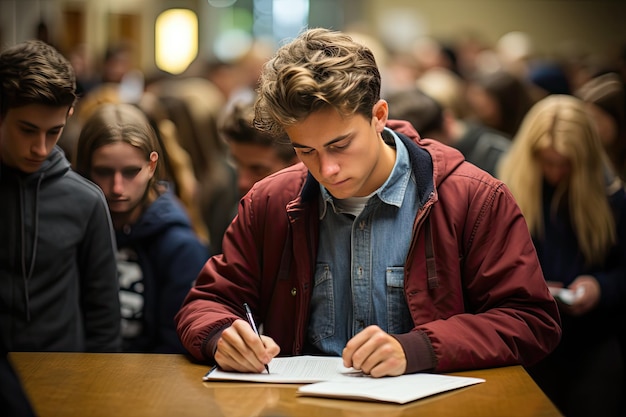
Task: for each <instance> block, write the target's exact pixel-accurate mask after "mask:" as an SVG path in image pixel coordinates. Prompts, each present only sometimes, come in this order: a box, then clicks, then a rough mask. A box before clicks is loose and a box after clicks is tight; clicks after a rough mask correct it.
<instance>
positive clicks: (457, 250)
mask: <svg viewBox="0 0 626 417" xmlns="http://www.w3.org/2000/svg"><path fill="white" fill-rule="evenodd" d="M388 127H390V128H392V129H394V130H396V132H397V133H400V134H403V133H404V134H406V135H407V136H408V137H410V138H411V139H412V140H409V139H408V138H407V137H406V136H403V135H401V136H400V137H401V139H402V140H403V142H404V143H405V145H406V146H407V148H408V151H409V154H410V159H411V163H412V166H413V171H414V173H415V179H416V181H417V189H418V194H419V196H418V198H419V200H420V201H421V203H422V206H421V208H420V209H419V210H418V213H417V216H416V218H415V222H414V224H413V230H414V232H413V243H412V244H411V247H410V249H409V255H408V257H407V259H406V263H405V266H404V268H405V279H404V284H405V288H404V291H405V296H406V302H407V305H408V307H409V309H410V311H411V315H412V318H413V322H414V323H415V328H414V329H413V331H411V332H409V333H407V334H400V335H394V336H395V337H396V338H397V339H398V340H399V341H400V343H401V344H402V346H403V348H404V351H405V353H406V356H407V370H406V372H407V373H412V372H417V371H422V370H435V371H442V372H445V371H453V370H461V369H472V368H485V367H495V366H503V365H511V364H530V363H534V362H536V361H538V360H540V359H541V358H543V357H544V356H545V355H546V354H547V353H548V352H550V351H552V349H553V348H554V347H555V346H556V345H557V343H558V342H559V340H560V335H561V330H560V322H559V315H558V310H557V307H556V303H555V302H554V299H553V298H552V297H551V295H550V293H549V291H548V289H547V287H546V284H545V282H544V278H543V275H542V273H541V268H540V266H539V263H538V261H537V256H536V253H535V250H534V247H533V244H532V241H531V238H530V235H529V233H528V228H527V226H526V223H525V221H524V218H523V217H522V214H521V212H520V210H519V208H518V206H517V205H516V204H515V202H514V200H513V197H512V196H511V194H510V192H509V191H508V189H507V188H506V187H505V186H504V185H503V184H502V183H501V182H500V181H498V180H496V179H494V178H493V177H491V176H489V175H488V174H486V173H485V172H484V171H482V170H479V169H477V168H476V167H475V166H473V165H471V164H469V163H466V162H464V159H463V156H462V155H461V153H460V152H458V151H457V150H454V149H453V148H450V147H448V146H445V145H442V144H441V143H439V142H436V141H432V140H423V141H421V140H419V138H418V136H417V133H416V132H415V131H414V129H413V128H412V127H411V126H410V125H408V123H404V122H397V121H390V122H389V123H388ZM319 195H320V192H319V185H318V183H317V182H316V181H315V180H314V179H313V178H312V177H311V176H310V174H309V173H308V171H307V169H306V167H305V166H304V165H303V164H298V165H295V166H293V167H290V168H286V169H284V170H282V171H280V172H278V173H276V174H274V175H272V176H270V177H268V178H267V179H266V180H263V181H260V182H259V183H257V184H256V185H255V186H254V187H253V188H252V189H251V190H250V192H249V193H248V194H247V195H246V196H245V197H244V198H243V199H242V201H241V203H240V207H239V213H238V216H237V218H236V219H235V221H234V222H233V223H232V224H231V226H230V227H229V229H228V230H227V232H226V235H225V238H224V242H223V250H224V252H223V255H218V256H214V257H213V258H211V259H210V260H209V262H207V264H206V265H205V267H204V269H203V270H202V272H201V273H200V275H199V277H198V280H197V283H196V286H195V287H194V288H193V289H192V291H191V292H190V293H189V295H188V297H187V299H186V301H185V304H184V306H183V307H182V309H181V311H180V312H179V314H178V315H177V322H178V332H179V335H180V337H181V339H182V341H183V344H184V345H185V347H186V348H187V349H188V350H189V351H190V352H191V354H192V355H193V356H194V357H196V358H197V359H200V360H213V355H212V354H213V351H214V349H215V343H216V340H217V338H218V337H219V335H220V333H221V330H223V328H224V327H225V326H228V325H229V324H230V323H231V322H233V321H234V320H235V319H237V318H241V317H242V315H243V312H242V308H241V304H242V303H243V302H244V301H246V302H248V303H249V304H250V306H251V308H252V309H253V311H255V312H256V313H257V314H258V316H257V318H258V321H259V323H263V326H264V333H265V334H267V335H268V336H270V337H272V338H273V339H274V340H275V341H276V343H278V345H279V346H280V347H281V354H283V355H295V354H301V353H302V352H303V347H304V346H305V338H306V332H307V324H308V320H309V311H310V309H309V303H310V297H311V292H312V279H313V275H314V269H315V261H316V254H317V246H318V229H319V227H318V226H319V216H318V200H319Z"/></svg>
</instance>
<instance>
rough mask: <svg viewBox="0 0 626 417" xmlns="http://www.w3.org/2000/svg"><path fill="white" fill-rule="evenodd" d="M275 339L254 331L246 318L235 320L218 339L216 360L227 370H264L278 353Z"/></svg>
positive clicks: (278, 349)
mask: <svg viewBox="0 0 626 417" xmlns="http://www.w3.org/2000/svg"><path fill="white" fill-rule="evenodd" d="M279 352H280V347H279V346H278V345H277V344H276V342H274V339H272V338H271V337H268V336H263V335H261V338H259V336H257V334H256V333H254V330H252V327H250V324H248V322H247V321H245V320H235V321H234V322H233V324H232V325H231V326H230V327H228V328H226V329H225V330H224V331H223V332H222V336H221V337H220V338H219V340H218V341H217V350H216V351H215V355H214V357H215V361H216V362H217V364H218V365H219V366H220V368H222V369H223V370H225V371H237V372H259V373H260V372H263V371H264V370H265V365H267V364H269V363H270V361H271V360H272V359H273V358H274V357H275V356H276V355H278V353H279Z"/></svg>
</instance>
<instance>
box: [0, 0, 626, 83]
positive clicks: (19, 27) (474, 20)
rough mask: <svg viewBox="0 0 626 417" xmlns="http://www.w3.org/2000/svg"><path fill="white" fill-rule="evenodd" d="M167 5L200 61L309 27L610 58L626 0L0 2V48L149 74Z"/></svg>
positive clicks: (397, 41)
mask: <svg viewBox="0 0 626 417" xmlns="http://www.w3.org/2000/svg"><path fill="white" fill-rule="evenodd" d="M171 8H183V9H189V10H192V11H194V12H195V13H196V15H197V22H198V34H197V40H198V52H197V53H198V55H199V56H200V57H215V55H216V54H217V55H219V54H220V53H222V54H226V55H228V54H236V53H237V48H239V46H238V44H237V42H241V39H242V38H241V35H242V34H244V35H245V34H246V33H247V34H248V35H250V36H252V37H259V36H262V37H265V38H267V39H269V40H271V41H272V42H274V43H275V44H278V43H280V41H281V39H284V38H287V37H289V36H294V35H295V34H296V33H297V31H298V30H300V29H301V28H302V27H304V26H307V25H308V26H310V27H312V26H324V27H330V28H335V29H341V30H358V31H359V32H363V33H367V34H368V35H370V36H373V37H374V38H376V39H378V40H379V41H381V42H382V43H383V44H384V45H385V46H386V47H389V48H391V49H395V50H399V51H401V50H405V49H410V48H411V47H412V45H413V44H414V42H415V40H416V39H418V38H421V37H424V36H428V37H433V38H436V39H438V40H440V41H443V42H450V43H453V42H458V41H459V39H462V38H468V37H473V38H478V39H480V40H481V42H483V43H485V44H489V45H495V44H496V43H497V42H498V41H500V40H501V38H502V37H503V36H504V35H505V34H507V33H509V32H515V31H518V32H523V33H524V34H526V35H527V37H526V41H527V42H530V43H531V46H529V47H532V48H533V52H534V53H536V54H551V53H555V51H562V50H565V49H568V48H569V50H576V51H579V52H581V53H597V54H612V53H614V52H615V51H618V50H619V49H620V48H622V47H623V46H624V44H626V24H625V22H626V1H623V0H0V46H2V47H4V46H7V45H12V44H14V43H16V42H19V41H22V40H24V39H29V38H35V37H39V38H44V37H45V38H46V39H47V40H48V41H49V42H50V43H52V44H54V45H55V46H57V47H58V48H59V49H60V50H61V51H62V52H64V53H66V54H69V53H70V52H72V51H76V50H77V49H79V48H80V49H81V50H82V52H83V53H84V54H85V56H87V57H88V59H89V60H90V61H92V62H94V65H97V63H98V62H99V61H100V60H101V57H102V56H103V54H104V52H105V51H106V49H107V47H109V46H110V45H112V44H116V43H120V42H127V43H130V44H132V45H133V47H134V52H135V53H134V55H133V59H134V60H135V64H136V66H138V67H139V68H141V69H142V70H143V71H144V72H145V73H148V74H149V73H151V72H152V71H155V70H156V68H157V67H156V57H155V54H156V52H155V22H156V20H157V17H158V16H159V14H160V13H162V12H163V11H165V10H168V9H171ZM244 37H245V36H244Z"/></svg>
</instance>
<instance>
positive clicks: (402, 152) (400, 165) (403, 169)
mask: <svg viewBox="0 0 626 417" xmlns="http://www.w3.org/2000/svg"><path fill="white" fill-rule="evenodd" d="M382 136H383V140H384V141H385V142H386V143H387V144H389V145H390V146H394V147H395V148H396V161H395V163H394V165H393V169H392V170H391V174H390V175H389V177H388V178H387V180H386V181H385V182H384V183H383V185H382V186H381V187H380V188H379V189H378V190H376V191H375V192H374V193H373V194H372V195H373V196H374V195H376V196H378V198H379V199H380V200H381V201H382V202H383V203H385V204H389V205H393V206H396V207H400V206H401V205H402V201H403V200H404V195H405V192H406V188H407V185H408V183H409V180H410V179H411V175H412V171H411V161H410V159H409V152H408V150H407V148H406V146H405V145H404V143H402V141H401V140H400V139H399V138H398V136H397V135H396V134H395V133H394V132H393V131H392V130H391V129H389V128H387V127H386V128H385V129H384V130H383V132H382ZM319 187H320V192H321V194H322V198H321V199H320V219H323V218H324V216H325V215H326V210H327V209H328V206H330V207H331V208H332V209H333V211H334V212H335V213H337V212H338V208H337V207H336V205H335V203H334V198H333V196H332V195H331V194H330V193H329V192H328V190H327V189H326V188H325V187H324V186H323V185H322V184H319Z"/></svg>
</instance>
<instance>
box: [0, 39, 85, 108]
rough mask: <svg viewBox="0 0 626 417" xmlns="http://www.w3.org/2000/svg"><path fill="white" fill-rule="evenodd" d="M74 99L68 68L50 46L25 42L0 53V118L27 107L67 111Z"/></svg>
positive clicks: (73, 81) (61, 57) (71, 79)
mask: <svg viewBox="0 0 626 417" xmlns="http://www.w3.org/2000/svg"><path fill="white" fill-rule="evenodd" d="M76 99H77V97H76V76H75V75H74V70H73V68H72V65H71V64H70V62H69V61H68V60H67V59H66V58H65V57H64V56H63V55H62V54H61V53H60V52H58V51H57V50H56V49H55V48H53V47H52V46H50V45H48V44H47V43H45V42H42V41H39V40H28V41H25V42H22V43H19V44H17V45H15V46H12V47H10V48H7V49H5V50H4V51H2V53H0V117H4V116H5V115H6V114H7V112H8V111H9V109H12V108H16V107H21V106H25V105H29V104H42V105H46V106H53V107H61V106H67V107H68V110H69V107H72V106H74V104H75V103H76Z"/></svg>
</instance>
